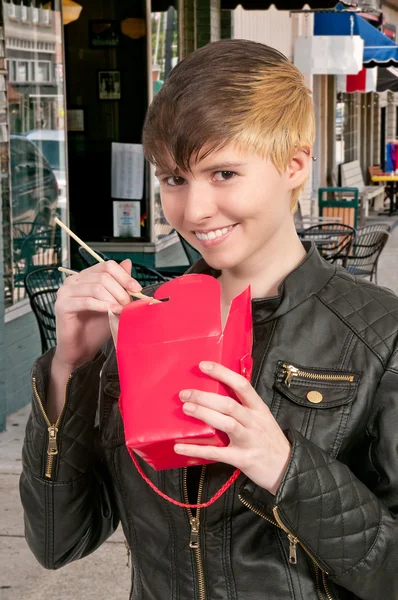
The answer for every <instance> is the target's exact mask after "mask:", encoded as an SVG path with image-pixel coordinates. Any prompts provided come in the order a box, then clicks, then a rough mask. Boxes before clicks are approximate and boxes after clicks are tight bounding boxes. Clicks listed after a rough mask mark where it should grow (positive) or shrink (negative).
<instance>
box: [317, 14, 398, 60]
mask: <svg viewBox="0 0 398 600" xmlns="http://www.w3.org/2000/svg"><path fill="white" fill-rule="evenodd" d="M314 35H327V36H336V35H359V36H360V37H361V38H362V39H363V41H364V46H365V48H364V57H363V64H364V67H392V66H394V67H398V44H396V43H395V42H393V41H392V40H390V38H388V37H387V36H385V35H384V34H383V33H381V32H380V31H379V30H378V29H376V28H375V27H373V26H372V25H370V24H369V23H368V22H367V21H365V19H363V18H362V17H360V16H359V15H357V14H356V13H354V12H352V11H343V10H337V11H335V12H323V13H317V14H316V15H315V17H314Z"/></svg>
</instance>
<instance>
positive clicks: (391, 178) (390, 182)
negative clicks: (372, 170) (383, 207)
mask: <svg viewBox="0 0 398 600" xmlns="http://www.w3.org/2000/svg"><path fill="white" fill-rule="evenodd" d="M372 181H374V182H375V183H378V182H381V183H386V184H387V186H388V188H389V195H390V210H389V211H388V216H389V217H391V216H392V215H393V214H394V212H395V211H396V209H395V208H394V199H395V194H396V193H397V184H398V175H389V174H388V173H382V174H381V175H373V177H372Z"/></svg>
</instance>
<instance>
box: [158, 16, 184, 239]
mask: <svg viewBox="0 0 398 600" xmlns="http://www.w3.org/2000/svg"><path fill="white" fill-rule="evenodd" d="M177 62H178V21H177V11H176V10H175V9H174V8H173V7H172V6H171V7H170V8H169V9H168V10H167V11H164V12H156V13H152V93H153V95H154V96H155V95H156V94H157V92H158V91H159V90H160V89H161V87H162V85H163V83H164V81H165V80H166V78H167V76H168V74H169V73H170V71H171V69H172V68H173V67H174V66H175V65H176V64H177ZM154 192H155V213H154V222H155V241H156V240H159V239H161V238H163V237H165V236H167V235H169V234H170V233H171V232H172V229H171V227H170V225H169V224H168V222H167V221H166V218H165V216H164V213H163V209H162V205H161V202H160V193H159V181H158V179H157V178H156V177H155V176H154Z"/></svg>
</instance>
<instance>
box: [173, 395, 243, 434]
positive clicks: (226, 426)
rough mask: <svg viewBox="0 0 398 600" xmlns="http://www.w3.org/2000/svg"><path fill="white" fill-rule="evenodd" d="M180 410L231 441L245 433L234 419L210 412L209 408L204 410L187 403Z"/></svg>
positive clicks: (201, 407) (213, 411)
mask: <svg viewBox="0 0 398 600" xmlns="http://www.w3.org/2000/svg"><path fill="white" fill-rule="evenodd" d="M182 409H183V411H184V413H185V414H186V415H188V416H190V417H194V418H195V419H199V420H200V421H203V422H204V423H207V424H208V425H210V427H214V429H218V430H219V431H223V432H224V433H226V434H227V435H228V436H229V437H230V438H231V439H236V440H238V439H241V438H242V436H243V435H244V434H245V432H246V429H245V428H244V427H243V425H241V424H240V423H238V421H237V420H236V419H234V418H233V417H229V416H227V415H223V414H222V413H220V412H217V411H216V410H212V409H211V408H204V407H203V406H198V405H197V404H193V403H191V402H187V403H186V404H184V405H183V407H182Z"/></svg>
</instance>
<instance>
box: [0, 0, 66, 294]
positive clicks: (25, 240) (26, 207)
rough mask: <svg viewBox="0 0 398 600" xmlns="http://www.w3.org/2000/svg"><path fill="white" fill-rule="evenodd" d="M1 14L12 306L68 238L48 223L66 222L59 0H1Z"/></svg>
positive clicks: (60, 256) (57, 259)
mask: <svg viewBox="0 0 398 600" xmlns="http://www.w3.org/2000/svg"><path fill="white" fill-rule="evenodd" d="M49 7H51V10H50V9H49ZM3 14H4V35H5V47H6V59H7V65H8V73H9V75H8V81H7V85H6V94H7V104H8V123H9V136H8V137H9V148H8V160H9V169H8V173H9V174H10V177H9V178H7V176H6V174H5V172H4V169H2V197H3V220H4V218H5V217H6V218H7V216H8V215H9V220H8V231H9V236H8V239H7V235H4V239H5V244H4V250H5V267H4V270H5V300H6V305H7V306H10V305H12V304H15V303H17V302H19V301H20V300H22V299H24V298H25V290H24V277H25V275H26V274H27V273H28V272H30V271H31V270H32V269H36V268H38V267H46V266H56V265H58V264H60V263H61V262H63V260H65V258H66V240H65V238H64V237H63V236H61V234H60V231H59V229H58V227H56V226H55V223H54V216H56V215H58V216H60V218H61V219H62V220H66V219H67V196H66V151H65V143H66V141H65V104H64V78H63V73H64V65H63V51H62V22H61V0H53V1H52V2H51V3H47V4H46V9H43V7H42V5H41V4H40V3H38V2H37V3H35V2H30V0H23V2H22V3H21V2H19V1H18V2H17V3H15V4H14V3H13V2H5V1H3ZM5 138H6V139H7V135H6V136H5ZM4 158H5V157H4V156H2V160H3V159H4ZM6 225H7V223H6Z"/></svg>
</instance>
